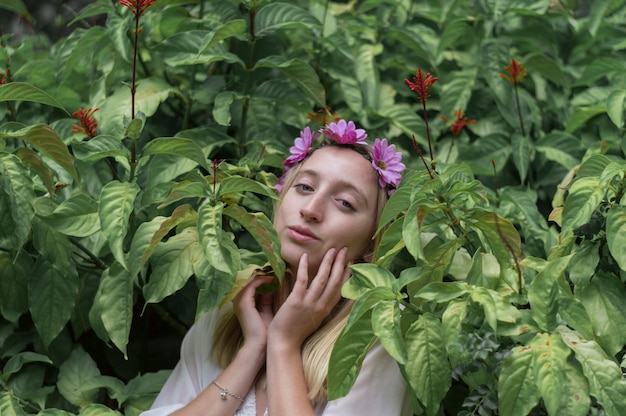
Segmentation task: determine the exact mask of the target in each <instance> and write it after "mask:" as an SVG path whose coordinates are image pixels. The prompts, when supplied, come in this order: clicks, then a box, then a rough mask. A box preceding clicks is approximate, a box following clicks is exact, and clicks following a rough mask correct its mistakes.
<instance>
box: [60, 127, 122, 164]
mask: <svg viewBox="0 0 626 416" xmlns="http://www.w3.org/2000/svg"><path fill="white" fill-rule="evenodd" d="M72 150H73V151H74V156H75V157H76V159H79V160H84V161H86V162H93V161H96V160H101V159H104V158H107V157H113V158H115V160H116V161H117V162H118V163H120V164H121V165H122V166H124V168H125V169H126V170H127V171H130V162H129V161H130V153H129V151H128V149H126V148H125V147H124V145H123V144H122V142H121V140H120V139H119V138H117V137H114V136H110V135H105V134H102V135H98V136H96V137H94V138H93V139H91V140H88V141H84V142H80V143H75V144H73V145H72Z"/></svg>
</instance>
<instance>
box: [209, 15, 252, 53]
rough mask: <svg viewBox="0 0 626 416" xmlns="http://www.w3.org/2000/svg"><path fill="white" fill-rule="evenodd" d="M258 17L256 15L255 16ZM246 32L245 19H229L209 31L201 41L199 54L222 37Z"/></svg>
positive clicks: (221, 39)
mask: <svg viewBox="0 0 626 416" xmlns="http://www.w3.org/2000/svg"><path fill="white" fill-rule="evenodd" d="M257 17H258V16H257ZM245 33H246V21H245V20H243V19H235V20H230V21H228V22H226V23H224V24H223V25H222V26H220V27H219V28H218V29H217V30H215V31H214V32H211V33H209V34H208V35H207V36H206V37H205V38H204V40H203V41H202V46H200V52H199V54H203V53H205V52H206V51H207V50H209V49H211V48H212V47H213V46H215V45H216V44H218V43H220V42H221V41H223V40H224V39H228V38H230V37H233V36H238V35H242V34H245Z"/></svg>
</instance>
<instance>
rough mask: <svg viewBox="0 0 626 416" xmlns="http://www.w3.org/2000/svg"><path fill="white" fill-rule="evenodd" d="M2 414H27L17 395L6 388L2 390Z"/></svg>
mask: <svg viewBox="0 0 626 416" xmlns="http://www.w3.org/2000/svg"><path fill="white" fill-rule="evenodd" d="M0 414H1V415H2V416H5V415H6V416H26V412H25V411H24V410H23V409H22V407H21V406H20V404H19V401H18V399H17V397H15V396H13V394H11V393H10V392H8V391H4V390H0Z"/></svg>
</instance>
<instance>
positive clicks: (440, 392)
mask: <svg viewBox="0 0 626 416" xmlns="http://www.w3.org/2000/svg"><path fill="white" fill-rule="evenodd" d="M404 337H405V342H406V348H407V356H408V357H410V359H409V360H408V361H407V363H406V365H405V366H404V369H405V372H406V376H407V379H408V381H409V383H410V385H411V387H412V389H413V391H415V394H416V395H417V398H418V399H419V401H420V402H421V403H422V404H423V405H424V407H425V408H426V414H428V415H429V416H434V415H436V414H438V410H439V407H440V405H441V402H442V400H443V398H444V397H445V396H446V394H447V392H448V389H449V388H450V386H451V384H452V376H451V369H450V364H449V362H448V356H447V352H446V345H445V343H444V338H443V329H442V327H441V322H440V321H439V319H438V318H437V317H435V316H434V315H432V314H430V313H425V314H423V315H421V316H420V317H419V318H418V319H417V320H416V321H415V322H413V323H412V324H411V326H410V327H409V328H408V329H407V330H406V332H405V335H404Z"/></svg>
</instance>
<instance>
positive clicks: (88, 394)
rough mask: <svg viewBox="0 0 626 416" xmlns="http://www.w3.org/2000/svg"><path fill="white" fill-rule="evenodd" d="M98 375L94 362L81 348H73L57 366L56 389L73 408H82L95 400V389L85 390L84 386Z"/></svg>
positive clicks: (96, 391)
mask: <svg viewBox="0 0 626 416" xmlns="http://www.w3.org/2000/svg"><path fill="white" fill-rule="evenodd" d="M99 375H100V370H99V369H98V366H97V364H96V362H95V361H94V360H93V359H92V358H91V356H90V355H89V354H88V353H86V352H85V350H83V349H82V348H81V347H77V348H75V349H74V350H73V351H72V353H71V355H70V356H69V358H68V359H67V360H65V361H64V362H63V364H61V365H60V366H59V377H58V380H57V387H58V388H59V393H61V394H62V395H63V397H65V398H66V399H67V401H69V402H70V403H72V404H73V405H74V406H78V407H84V406H87V405H88V404H90V403H93V402H94V401H95V400H96V399H97V393H98V390H97V389H85V387H84V386H85V384H86V383H87V382H89V381H90V380H91V379H92V378H93V377H97V376H99Z"/></svg>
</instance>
